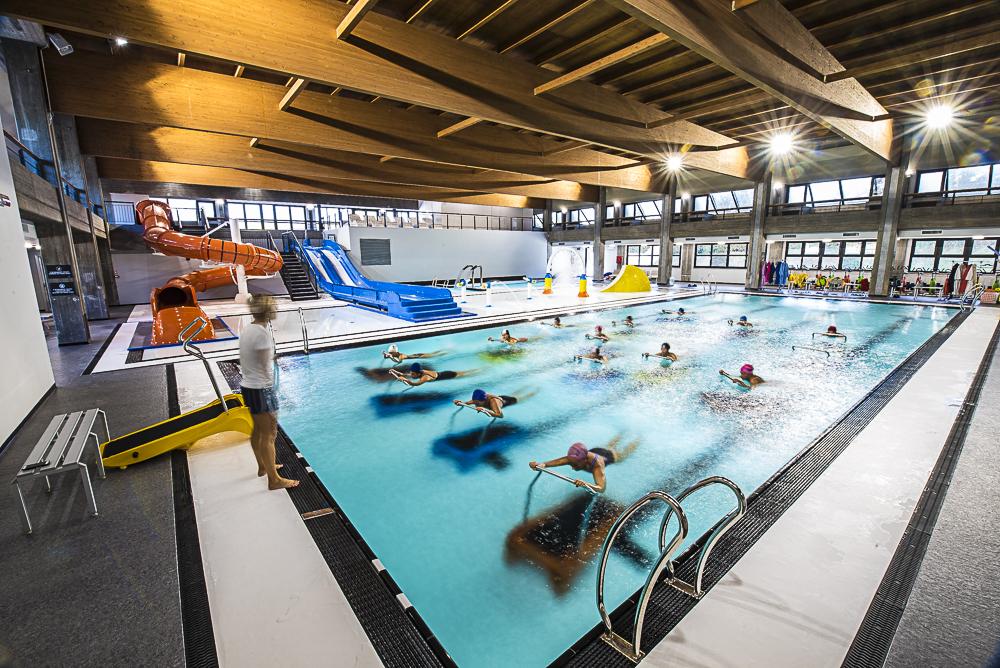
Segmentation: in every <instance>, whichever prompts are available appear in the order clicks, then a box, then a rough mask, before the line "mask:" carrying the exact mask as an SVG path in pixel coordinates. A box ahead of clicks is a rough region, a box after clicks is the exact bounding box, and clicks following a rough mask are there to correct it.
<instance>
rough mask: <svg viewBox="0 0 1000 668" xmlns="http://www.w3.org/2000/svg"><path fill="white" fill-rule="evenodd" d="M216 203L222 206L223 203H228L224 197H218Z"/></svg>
mask: <svg viewBox="0 0 1000 668" xmlns="http://www.w3.org/2000/svg"><path fill="white" fill-rule="evenodd" d="M215 203H216V204H217V205H218V206H222V205H223V204H225V203H226V200H224V199H217V200H215Z"/></svg>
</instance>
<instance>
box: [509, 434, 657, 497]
mask: <svg viewBox="0 0 1000 668" xmlns="http://www.w3.org/2000/svg"><path fill="white" fill-rule="evenodd" d="M621 439H622V435H621V434H619V435H617V436H615V437H614V438H613V439H611V441H610V442H609V443H608V444H607V445H606V446H604V447H603V448H591V449H590V450H588V449H587V446H586V445H584V444H583V443H574V444H573V445H571V446H569V451H568V452H567V453H566V456H565V457H560V458H559V459H553V460H552V461H550V462H541V463H539V462H531V463H530V464H528V466H529V467H531V469H532V470H533V471H538V470H539V469H545V468H554V467H557V466H567V465H568V466H570V467H572V469H573V470H574V471H588V472H589V473H590V474H591V475H593V476H594V482H593V484H592V483H589V482H586V481H583V480H574V481H573V484H574V485H576V486H577V487H589V488H590V489H592V490H594V491H595V492H597V493H599V494H603V493H604V490H605V489H607V478H606V477H605V475H604V469H605V468H607V467H608V466H610V465H611V464H617V463H618V462H621V461H624V460H625V459H626V458H627V457H628V456H629V455H631V454H632V452H633V451H634V450H635V449H636V448H637V447H639V441H638V440H635V441H632V442H631V443H629V444H628V445H626V446H625V447H624V448H622V449H621V450H619V449H618V447H617V446H618V442H619V441H621Z"/></svg>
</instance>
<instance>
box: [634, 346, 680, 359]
mask: <svg viewBox="0 0 1000 668" xmlns="http://www.w3.org/2000/svg"><path fill="white" fill-rule="evenodd" d="M642 356H643V358H644V359H649V358H650V357H662V358H663V359H665V360H670V361H671V362H676V361H677V355H676V354H674V353H672V352H670V344H669V343H661V344H660V352H658V353H643V354H642Z"/></svg>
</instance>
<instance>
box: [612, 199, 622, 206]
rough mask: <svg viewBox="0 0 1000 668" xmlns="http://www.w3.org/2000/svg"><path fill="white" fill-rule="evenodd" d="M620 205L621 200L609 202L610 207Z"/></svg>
mask: <svg viewBox="0 0 1000 668" xmlns="http://www.w3.org/2000/svg"><path fill="white" fill-rule="evenodd" d="M621 205H622V202H621V200H618V199H613V200H611V206H621Z"/></svg>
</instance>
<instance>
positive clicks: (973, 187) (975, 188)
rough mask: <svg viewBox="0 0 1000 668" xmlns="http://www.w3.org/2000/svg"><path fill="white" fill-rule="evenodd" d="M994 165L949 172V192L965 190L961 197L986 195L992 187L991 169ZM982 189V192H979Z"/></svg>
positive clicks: (961, 168) (963, 168)
mask: <svg viewBox="0 0 1000 668" xmlns="http://www.w3.org/2000/svg"><path fill="white" fill-rule="evenodd" d="M991 167H992V165H976V166H975V167H959V168H957V169H949V170H948V178H947V184H948V190H949V191H951V190H963V191H966V192H960V193H958V196H959V197H968V196H972V195H985V194H987V192H988V188H989V187H990V168H991ZM979 189H981V190H979Z"/></svg>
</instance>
